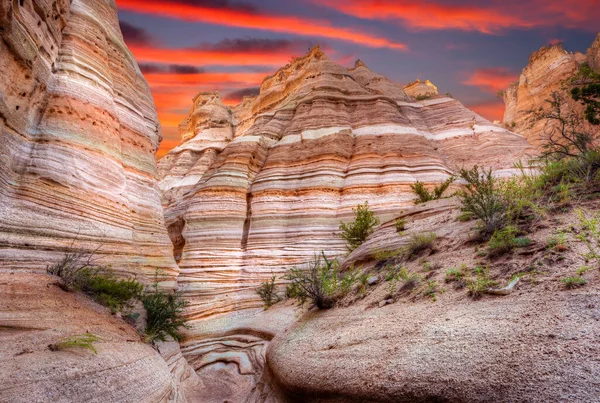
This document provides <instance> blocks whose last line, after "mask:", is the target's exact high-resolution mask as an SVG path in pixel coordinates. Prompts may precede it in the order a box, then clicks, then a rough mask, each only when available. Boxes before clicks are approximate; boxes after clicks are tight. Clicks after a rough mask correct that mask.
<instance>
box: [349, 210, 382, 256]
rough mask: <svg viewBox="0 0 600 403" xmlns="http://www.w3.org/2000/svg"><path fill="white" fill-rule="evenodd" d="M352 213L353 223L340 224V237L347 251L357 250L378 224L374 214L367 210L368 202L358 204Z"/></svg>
mask: <svg viewBox="0 0 600 403" xmlns="http://www.w3.org/2000/svg"><path fill="white" fill-rule="evenodd" d="M352 211H353V212H354V216H355V218H354V221H352V222H349V223H344V222H340V230H341V231H342V234H341V237H342V239H343V240H344V241H345V242H346V247H347V248H348V250H349V251H353V250H354V249H356V248H358V247H359V246H360V245H361V244H362V243H363V242H364V241H365V240H366V239H367V238H368V237H369V235H371V234H372V233H373V231H375V227H376V226H377V225H379V222H380V221H379V219H378V218H377V217H376V216H375V213H374V212H373V211H371V210H370V209H369V202H365V203H364V204H359V205H358V206H356V208H354V209H352Z"/></svg>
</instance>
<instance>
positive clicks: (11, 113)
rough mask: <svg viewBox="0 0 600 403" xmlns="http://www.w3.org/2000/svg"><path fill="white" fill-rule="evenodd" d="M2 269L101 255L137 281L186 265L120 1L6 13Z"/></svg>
mask: <svg viewBox="0 0 600 403" xmlns="http://www.w3.org/2000/svg"><path fill="white" fill-rule="evenodd" d="M0 25H1V26H2V30H1V31H0V35H1V36H2V41H0V70H1V71H2V80H0V132H1V136H2V141H1V142H0V182H1V185H0V205H1V206H2V207H1V208H0V261H1V262H2V266H3V268H10V269H26V270H43V269H44V268H45V267H46V265H48V264H49V263H52V262H53V261H56V260H58V259H59V258H61V257H62V255H63V254H64V253H65V252H66V251H81V250H90V251H94V250H97V252H96V254H97V257H98V258H99V259H98V260H97V263H98V264H102V265H105V266H112V268H113V269H115V270H118V271H120V272H122V273H129V274H141V273H147V274H152V273H153V272H154V270H155V269H157V268H158V269H162V270H163V271H164V272H165V273H167V274H171V276H172V279H174V277H175V275H176V274H177V266H176V265H175V262H174V260H173V257H172V253H171V249H172V248H171V245H170V242H169V238H168V235H167V233H166V230H165V228H164V221H163V217H162V211H161V206H160V196H159V192H158V188H157V185H156V183H157V182H156V179H157V172H156V167H155V162H154V153H155V151H156V148H157V146H158V144H159V142H160V139H161V134H160V126H159V123H158V120H157V115H156V111H155V109H154V104H153V101H152V97H151V94H150V91H149V88H148V85H147V83H146V81H145V80H144V78H143V76H142V75H141V73H140V70H139V68H138V66H137V64H136V62H135V60H134V58H133V57H132V55H131V53H130V52H129V50H128V49H127V48H126V46H125V44H124V42H123V38H122V35H121V32H120V30H119V25H118V19H117V8H116V5H115V2H114V1H113V0H73V1H68V0H59V1H53V2H52V1H41V0H25V1H21V2H18V1H4V2H2V5H0Z"/></svg>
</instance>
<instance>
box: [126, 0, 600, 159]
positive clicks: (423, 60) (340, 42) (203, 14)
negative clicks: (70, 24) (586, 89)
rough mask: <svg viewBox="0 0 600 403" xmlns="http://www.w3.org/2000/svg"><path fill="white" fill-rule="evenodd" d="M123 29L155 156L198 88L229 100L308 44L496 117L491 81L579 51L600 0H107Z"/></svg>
mask: <svg viewBox="0 0 600 403" xmlns="http://www.w3.org/2000/svg"><path fill="white" fill-rule="evenodd" d="M117 5H118V7H119V18H120V22H121V30H122V31H123V36H124V37H125V41H126V43H127V45H128V46H129V48H130V49H131V51H132V52H133V54H134V56H135V57H136V59H137V61H138V63H139V64H140V67H141V69H142V72H143V73H144V75H145V77H146V79H147V80H148V83H149V84H150V87H151V89H152V93H153V95H154V100H155V102H156V107H157V110H158V114H159V118H160V121H161V124H162V126H163V137H164V140H163V143H162V145H161V147H160V149H159V152H158V157H161V156H162V155H164V153H165V152H167V151H168V150H169V149H171V148H173V147H175V146H176V145H178V144H179V142H180V138H179V134H178V133H177V125H178V124H179V122H180V121H181V120H182V119H183V118H184V117H185V116H186V115H187V114H188V113H189V109H190V107H191V102H192V98H193V97H194V96H195V95H196V94H197V93H198V92H200V91H214V90H218V91H219V92H220V94H221V97H222V98H223V99H224V100H225V102H226V103H227V104H229V105H235V104H237V103H238V102H239V100H240V99H241V97H242V96H244V95H254V94H256V93H257V92H258V86H259V85H260V83H261V81H262V79H263V77H264V76H265V75H267V74H271V73H273V72H274V71H275V70H277V69H278V68H279V67H281V66H283V65H285V64H287V63H288V62H289V60H290V59H291V58H292V57H294V56H301V55H303V54H304V53H306V52H307V51H308V49H309V48H310V47H311V46H313V45H314V44H317V43H318V44H320V45H321V48H322V49H323V50H324V51H325V52H326V53H327V54H328V55H329V57H330V58H331V59H333V60H334V61H336V62H338V63H340V64H343V65H346V66H348V67H350V66H353V64H354V60H355V59H357V58H360V59H361V60H362V61H363V62H365V63H366V64H367V65H368V66H369V68H371V69H372V70H374V71H376V72H378V73H381V74H383V75H385V76H387V77H388V78H390V79H391V80H394V81H397V82H400V83H407V82H408V81H411V80H414V79H416V78H420V79H421V80H424V79H429V80H431V81H433V82H434V84H436V85H437V87H438V89H439V91H440V92H441V93H447V92H449V93H451V94H452V95H453V96H454V97H455V98H457V99H458V100H460V101H461V102H463V103H464V104H465V105H466V106H468V107H470V108H471V109H473V110H475V111H476V112H478V113H480V114H481V115H483V116H484V117H486V118H488V119H490V120H495V119H498V120H500V119H501V118H502V114H503V111H504V106H503V103H502V101H500V100H499V99H497V98H496V93H497V92H498V90H501V89H505V88H506V87H507V85H508V84H509V83H510V82H512V81H514V80H516V79H517V77H518V74H519V72H520V71H521V69H522V68H523V67H525V65H526V64H527V59H528V57H529V55H530V53H531V52H533V51H535V50H537V49H538V48H540V47H541V46H543V45H545V44H548V43H553V42H557V41H560V42H563V43H564V46H565V48H566V49H567V50H569V51H572V52H574V51H581V52H585V50H586V49H587V47H588V46H589V45H590V44H591V43H592V41H593V39H594V37H595V33H596V32H597V31H598V30H600V22H599V21H598V16H599V15H600V0H578V1H573V0H502V1H496V0H490V1H480V0H462V1H461V0H448V1H444V0H430V1H415V0H412V1H404V0H296V1H289V0H288V1H281V0H239V1H229V0H117Z"/></svg>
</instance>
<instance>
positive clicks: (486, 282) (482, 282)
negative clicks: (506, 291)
mask: <svg viewBox="0 0 600 403" xmlns="http://www.w3.org/2000/svg"><path fill="white" fill-rule="evenodd" d="M473 274H474V276H469V277H467V278H466V279H465V282H466V285H467V289H468V290H469V295H470V296H471V297H472V298H473V299H477V298H479V297H481V296H482V295H483V294H484V293H485V292H486V291H487V290H488V289H489V288H490V287H493V286H495V285H496V284H497V283H496V282H495V281H492V280H491V279H490V277H489V272H488V269H487V268H484V267H476V268H475V269H473Z"/></svg>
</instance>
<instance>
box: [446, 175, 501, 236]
mask: <svg viewBox="0 0 600 403" xmlns="http://www.w3.org/2000/svg"><path fill="white" fill-rule="evenodd" d="M459 176H460V178H462V179H463V180H464V181H465V182H466V185H465V189H463V190H461V191H459V192H457V195H458V197H459V199H460V202H461V204H462V210H463V211H465V212H469V213H471V214H473V215H474V216H476V217H477V218H479V219H480V220H481V222H482V223H483V225H482V227H481V232H482V233H483V234H485V235H491V234H493V233H494V232H495V231H496V230H498V229H501V228H502V227H504V226H505V225H506V223H507V210H508V208H507V206H506V203H505V201H504V199H503V197H502V194H501V193H500V191H499V189H498V185H497V182H496V179H495V178H494V177H493V175H492V170H491V169H490V170H488V171H486V170H485V169H483V168H482V169H481V172H480V170H479V167H478V166H477V165H476V166H474V167H473V168H472V169H470V170H467V169H461V170H460V172H459Z"/></svg>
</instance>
